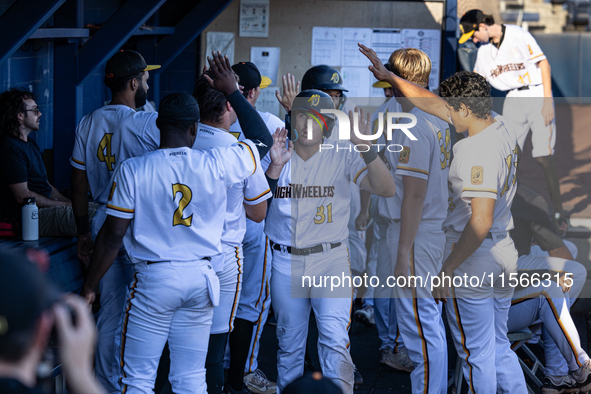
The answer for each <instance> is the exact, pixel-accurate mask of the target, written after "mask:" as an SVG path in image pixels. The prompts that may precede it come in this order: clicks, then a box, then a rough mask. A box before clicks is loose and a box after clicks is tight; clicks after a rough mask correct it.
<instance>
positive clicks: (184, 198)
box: [172, 183, 193, 227]
mask: <svg viewBox="0 0 591 394" xmlns="http://www.w3.org/2000/svg"><path fill="white" fill-rule="evenodd" d="M177 193H181V200H180V201H179V207H178V208H177V209H176V211H174V215H173V217H172V225H173V226H178V225H179V224H182V225H183V226H187V227H191V223H192V222H193V214H191V216H189V217H188V218H185V219H183V211H184V210H185V208H186V207H187V205H189V203H190V202H191V199H192V198H193V192H192V191H191V189H190V188H189V186H187V185H183V184H181V183H175V184H174V185H172V200H173V201H174V199H175V197H176V194H177Z"/></svg>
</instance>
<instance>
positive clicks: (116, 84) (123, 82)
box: [103, 71, 147, 94]
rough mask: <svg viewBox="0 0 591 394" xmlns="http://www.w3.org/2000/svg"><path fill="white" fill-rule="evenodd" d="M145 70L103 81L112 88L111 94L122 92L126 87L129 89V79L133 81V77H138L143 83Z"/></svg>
mask: <svg viewBox="0 0 591 394" xmlns="http://www.w3.org/2000/svg"><path fill="white" fill-rule="evenodd" d="M144 72H147V71H140V72H139V73H137V74H135V75H128V76H126V77H121V78H105V79H104V80H103V82H104V83H105V86H106V87H108V88H109V89H111V94H115V93H121V92H124V91H125V89H127V84H129V81H131V80H132V79H137V80H138V82H139V83H140V84H141V83H142V76H143V75H144Z"/></svg>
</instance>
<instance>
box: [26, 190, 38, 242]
mask: <svg viewBox="0 0 591 394" xmlns="http://www.w3.org/2000/svg"><path fill="white" fill-rule="evenodd" d="M22 216H23V221H22V225H23V241H37V240H38V239H39V209H38V208H37V204H36V200H35V198H34V197H32V198H26V199H25V205H23V209H22Z"/></svg>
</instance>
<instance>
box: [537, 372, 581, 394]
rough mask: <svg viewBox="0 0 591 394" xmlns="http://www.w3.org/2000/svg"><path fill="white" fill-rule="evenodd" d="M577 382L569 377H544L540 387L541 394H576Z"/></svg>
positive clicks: (577, 389)
mask: <svg viewBox="0 0 591 394" xmlns="http://www.w3.org/2000/svg"><path fill="white" fill-rule="evenodd" d="M578 392H579V388H578V387H577V382H576V381H575V380H574V379H573V378H572V376H570V375H565V376H546V377H545V378H544V385H543V386H542V394H563V393H578Z"/></svg>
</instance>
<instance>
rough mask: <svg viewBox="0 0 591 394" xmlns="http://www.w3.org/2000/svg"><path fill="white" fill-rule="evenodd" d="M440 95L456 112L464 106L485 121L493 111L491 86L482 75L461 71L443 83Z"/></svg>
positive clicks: (440, 87)
mask: <svg viewBox="0 0 591 394" xmlns="http://www.w3.org/2000/svg"><path fill="white" fill-rule="evenodd" d="M439 95H440V96H441V97H443V99H444V100H445V101H446V102H447V104H449V106H450V107H452V108H453V109H454V110H455V111H459V110H460V104H464V105H465V106H466V107H468V108H469V109H470V111H472V113H473V114H474V116H476V117H477V118H480V119H485V118H486V117H487V116H488V115H490V111H491V110H492V97H491V96H490V85H489V84H488V82H486V79H484V77H483V76H482V75H479V74H476V73H473V72H469V71H460V72H457V73H455V74H454V75H452V76H451V77H449V78H447V79H446V80H445V81H443V82H441V85H439Z"/></svg>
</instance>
